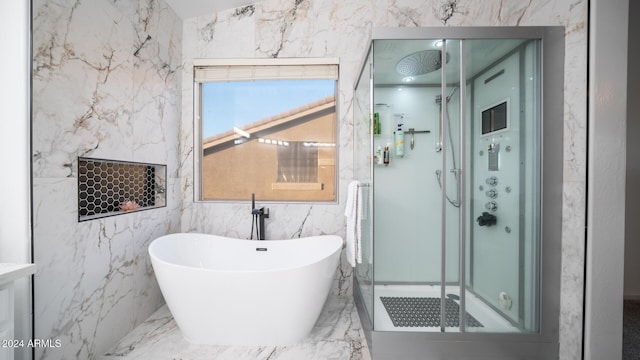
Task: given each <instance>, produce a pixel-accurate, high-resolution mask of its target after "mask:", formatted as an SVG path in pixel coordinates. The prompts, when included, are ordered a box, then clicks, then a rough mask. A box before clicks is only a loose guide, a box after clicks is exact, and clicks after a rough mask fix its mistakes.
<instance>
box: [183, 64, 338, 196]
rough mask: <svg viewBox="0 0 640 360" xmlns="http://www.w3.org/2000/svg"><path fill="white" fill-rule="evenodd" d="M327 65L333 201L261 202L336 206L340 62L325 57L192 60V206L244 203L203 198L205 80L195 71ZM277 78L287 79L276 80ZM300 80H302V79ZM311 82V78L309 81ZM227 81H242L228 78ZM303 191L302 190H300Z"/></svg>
mask: <svg viewBox="0 0 640 360" xmlns="http://www.w3.org/2000/svg"><path fill="white" fill-rule="evenodd" d="M317 65H320V66H323V65H330V66H335V83H336V86H335V93H334V94H335V120H334V121H335V130H334V131H335V134H334V137H335V140H336V141H335V142H336V144H335V150H334V151H335V155H334V156H335V160H334V180H333V181H334V194H333V199H332V200H326V201H322V200H292V199H286V200H261V202H263V203H282V204H299V203H309V204H319V205H323V204H324V205H335V204H338V203H339V179H340V177H339V169H340V166H339V139H340V121H339V119H340V118H339V113H340V110H339V108H340V106H339V101H338V98H339V94H340V91H339V84H340V75H339V73H340V61H339V58H337V57H326V58H273V59H272V58H264V59H249V58H236V59H194V61H193V80H192V82H193V149H194V155H193V201H194V203H238V202H244V200H238V199H236V200H232V199H204V191H203V188H202V187H203V179H202V176H203V163H204V161H203V143H202V140H203V139H202V126H203V124H202V114H201V111H202V108H201V104H202V85H203V83H205V82H206V81H198V79H197V75H196V71H197V69H201V68H206V67H228V68H230V67H234V66H237V67H241V66H256V67H260V66H264V67H270V66H273V67H278V66H279V67H283V66H292V67H309V68H312V67H314V66H317ZM276 79H287V78H286V77H283V78H276ZM302 79H303V78H302ZM310 79H311V78H310ZM229 80H230V81H233V80H237V81H241V80H242V79H233V78H230V79H229ZM303 190H304V189H303ZM246 201H247V202H249V201H251V199H250V198H248V199H246Z"/></svg>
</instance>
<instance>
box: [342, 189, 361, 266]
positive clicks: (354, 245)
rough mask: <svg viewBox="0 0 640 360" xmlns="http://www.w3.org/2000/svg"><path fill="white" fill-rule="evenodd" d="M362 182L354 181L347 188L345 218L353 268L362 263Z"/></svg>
mask: <svg viewBox="0 0 640 360" xmlns="http://www.w3.org/2000/svg"><path fill="white" fill-rule="evenodd" d="M359 185H360V182H359V181H356V180H354V181H352V182H351V183H349V187H348V188H347V202H346V205H345V209H344V216H346V217H347V220H346V222H347V239H346V247H347V249H346V256H347V261H348V262H349V264H351V266H353V267H355V266H356V261H357V262H358V263H361V262H362V251H361V250H360V235H361V231H360V228H361V226H360V219H362V200H361V196H360V186H359Z"/></svg>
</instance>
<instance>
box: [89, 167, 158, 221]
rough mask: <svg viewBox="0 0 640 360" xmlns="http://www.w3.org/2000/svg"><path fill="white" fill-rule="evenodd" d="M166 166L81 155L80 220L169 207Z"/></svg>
mask: <svg viewBox="0 0 640 360" xmlns="http://www.w3.org/2000/svg"><path fill="white" fill-rule="evenodd" d="M166 179H167V167H166V165H159V164H146V163H138V162H128V161H117V160H104V159H91V158H83V157H79V158H78V221H86V220H92V219H98V218H101V217H106V216H113V215H120V214H125V213H128V212H132V211H140V210H147V209H154V208H158V207H164V206H166V203H167V201H166V193H165V189H166Z"/></svg>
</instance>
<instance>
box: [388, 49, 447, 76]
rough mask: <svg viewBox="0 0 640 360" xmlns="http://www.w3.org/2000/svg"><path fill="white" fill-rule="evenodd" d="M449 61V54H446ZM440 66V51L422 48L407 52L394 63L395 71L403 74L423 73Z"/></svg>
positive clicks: (437, 68)
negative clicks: (411, 52) (407, 53)
mask: <svg viewBox="0 0 640 360" xmlns="http://www.w3.org/2000/svg"><path fill="white" fill-rule="evenodd" d="M447 62H449V54H447ZM441 67H442V51H440V50H422V51H418V52H415V53H413V54H409V55H407V56H405V57H403V58H402V59H400V61H398V63H397V64H396V71H397V72H398V74H400V75H404V76H417V75H424V74H428V73H430V72H433V71H436V70H439V69H440V68H441Z"/></svg>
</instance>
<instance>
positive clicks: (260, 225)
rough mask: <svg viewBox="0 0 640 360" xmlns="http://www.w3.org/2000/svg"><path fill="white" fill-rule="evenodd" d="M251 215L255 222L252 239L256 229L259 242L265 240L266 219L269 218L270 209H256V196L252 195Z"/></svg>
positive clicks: (252, 227)
mask: <svg viewBox="0 0 640 360" xmlns="http://www.w3.org/2000/svg"><path fill="white" fill-rule="evenodd" d="M251 215H253V222H252V223H251V239H253V229H254V228H255V229H256V237H257V239H258V240H264V219H268V218H269V208H265V207H264V206H263V207H261V208H257V207H256V194H253V193H252V194H251Z"/></svg>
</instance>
